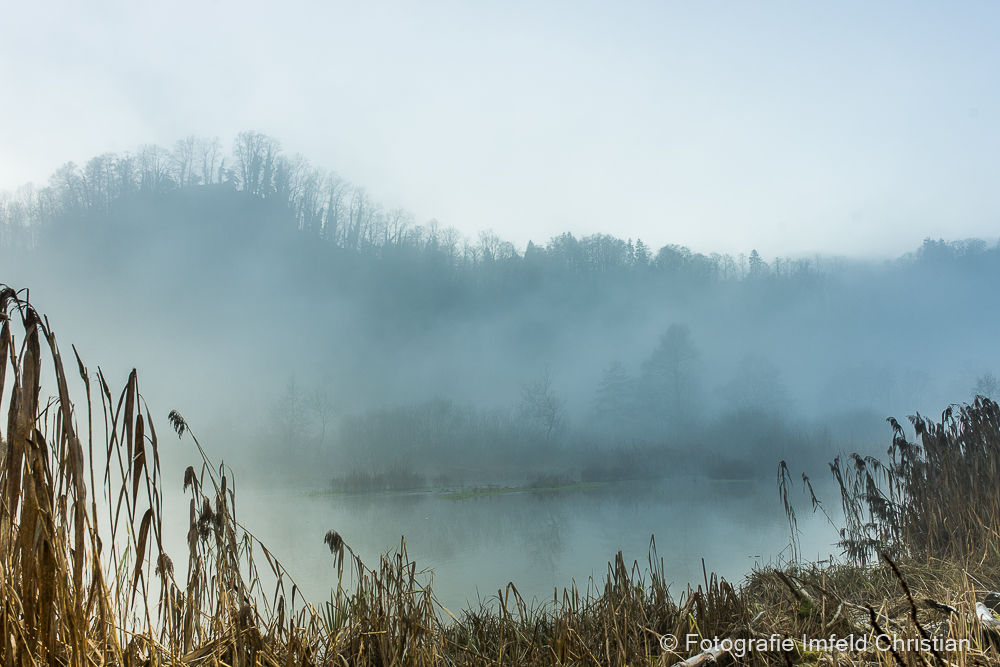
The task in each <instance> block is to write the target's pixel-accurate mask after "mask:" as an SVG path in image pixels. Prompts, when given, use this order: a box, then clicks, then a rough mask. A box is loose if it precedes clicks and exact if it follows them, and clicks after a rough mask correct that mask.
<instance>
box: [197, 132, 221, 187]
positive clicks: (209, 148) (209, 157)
mask: <svg viewBox="0 0 1000 667" xmlns="http://www.w3.org/2000/svg"><path fill="white" fill-rule="evenodd" d="M198 155H199V156H200V157H201V182H202V183H204V184H205V185H211V184H212V183H213V182H215V163H216V162H218V161H219V160H220V159H221V158H222V142H221V141H219V138H218V137H213V138H212V139H202V140H200V141H199V142H198Z"/></svg>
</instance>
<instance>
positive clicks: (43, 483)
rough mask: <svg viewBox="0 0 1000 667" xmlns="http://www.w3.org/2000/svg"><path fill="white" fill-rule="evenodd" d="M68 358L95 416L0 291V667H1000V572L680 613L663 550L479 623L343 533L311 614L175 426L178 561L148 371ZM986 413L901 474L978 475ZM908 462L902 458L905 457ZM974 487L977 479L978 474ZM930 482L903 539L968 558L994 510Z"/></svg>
mask: <svg viewBox="0 0 1000 667" xmlns="http://www.w3.org/2000/svg"><path fill="white" fill-rule="evenodd" d="M74 357H75V361H76V371H77V372H78V374H79V378H80V381H81V383H82V388H83V389H82V391H83V393H84V395H85V400H86V410H85V411H82V410H81V411H79V412H78V411H77V410H76V409H75V408H74V405H73V403H72V402H71V400H70V395H69V378H68V376H67V374H66V372H65V368H64V364H63V360H62V356H61V354H60V351H59V347H58V345H57V344H56V338H55V336H54V334H53V333H52V331H51V329H50V328H49V325H48V322H47V321H46V320H45V319H44V318H42V317H41V316H39V314H38V313H37V312H36V311H35V310H34V309H33V308H32V307H31V305H30V304H29V303H27V302H26V301H25V300H24V299H23V298H22V297H21V295H20V294H18V293H16V292H14V291H13V290H11V289H9V288H7V287H5V286H2V285H0V397H8V398H7V403H6V405H7V412H8V415H7V417H8V418H7V420H6V425H5V426H4V425H3V423H0V454H2V457H0V460H2V467H0V661H2V664H3V667H29V666H34V665H48V666H53V667H54V666H56V665H66V666H74V667H85V666H86V667H89V666H91V665H93V666H98V665H102V666H103V665H111V666H122V667H125V666H129V667H132V666H136V665H143V666H150V667H151V666H153V665H212V666H213V667H215V666H219V665H223V666H227V667H244V666H246V667H249V666H256V665H268V666H274V667H279V666H281V667H290V666H291V665H296V666H311V665H322V666H330V667H333V666H337V667H342V666H344V667H350V666H358V667H369V666H371V667H375V666H390V665H427V666H435V667H436V666H445V665H470V666H473V665H475V666H480V665H481V666H486V665H502V664H509V665H532V666H534V665H637V664H644V665H654V664H655V665H670V664H674V663H677V662H679V661H681V660H686V659H692V657H693V659H694V661H695V662H698V664H708V663H707V662H706V661H705V660H704V659H703V658H704V656H702V657H698V656H697V653H698V650H699V649H693V650H692V649H689V648H687V647H686V646H685V643H684V638H686V637H687V636H688V635H691V636H694V637H696V638H698V639H701V638H706V639H711V638H714V637H719V638H734V639H751V638H754V637H761V636H767V635H769V634H778V635H779V636H781V637H783V638H792V637H801V636H802V634H807V635H809V636H823V635H824V634H828V633H830V632H832V631H837V632H840V633H844V632H848V631H857V630H858V628H861V631H862V632H864V631H865V628H866V627H873V626H874V625H876V624H879V625H880V626H881V625H884V626H886V627H894V628H898V629H899V630H900V631H901V632H909V633H911V634H914V635H915V636H916V635H921V636H922V635H924V634H927V636H931V634H932V633H935V632H948V633H950V636H955V637H968V638H969V639H970V640H971V641H972V645H971V646H972V648H971V649H970V650H969V651H966V652H965V653H962V654H953V653H945V654H939V655H934V654H933V653H926V654H924V653H922V652H916V653H913V654H908V655H903V656H902V658H901V659H902V660H906V661H908V662H907V663H905V664H943V663H945V662H948V663H950V664H958V665H966V664H972V663H973V662H974V661H976V662H977V663H978V664H998V663H1000V661H998V659H997V654H996V652H995V650H994V649H993V648H991V639H990V638H989V637H988V636H986V635H985V634H984V633H983V631H982V630H981V628H979V626H978V625H976V624H974V623H972V622H970V621H969V620H968V619H969V618H970V617H971V616H970V614H971V610H973V609H974V607H975V604H976V602H977V601H978V599H979V597H978V596H977V591H976V588H975V585H974V583H973V580H972V578H973V577H975V576H981V577H984V578H985V577H989V576H1000V567H998V568H997V569H996V570H995V571H993V572H992V574H990V573H988V572H984V571H983V570H982V568H980V569H978V570H976V571H975V574H974V573H973V572H972V570H970V569H963V568H964V566H963V565H961V564H956V563H955V562H947V563H944V564H939V565H938V566H931V565H929V564H927V563H924V564H923V565H921V564H916V563H914V562H912V561H904V562H901V563H899V565H898V567H897V565H896V564H894V563H893V564H891V568H890V566H889V565H881V566H878V567H860V566H858V565H838V566H833V567H826V568H821V567H819V566H816V565H813V566H803V565H793V566H789V567H786V568H784V569H783V570H781V571H774V570H761V571H758V572H755V573H753V575H752V576H751V577H750V578H749V579H748V580H747V581H746V582H745V583H744V584H743V585H742V586H740V587H734V586H733V585H731V584H730V583H728V582H726V581H723V580H721V579H719V578H718V577H716V576H715V575H712V574H709V573H708V571H707V569H706V570H705V571H704V572H705V573H704V581H703V584H702V585H699V586H696V587H694V588H690V587H689V588H687V589H686V590H684V591H682V592H681V593H680V595H679V596H677V597H676V598H675V597H674V596H673V595H671V591H670V589H669V582H667V580H666V579H665V576H664V567H663V561H662V560H661V559H659V558H658V557H657V555H656V545H655V542H652V541H651V543H650V551H649V558H648V562H647V563H645V564H643V565H642V566H640V565H639V564H638V563H632V564H629V563H627V562H625V560H624V559H623V558H622V556H621V554H620V553H619V555H618V556H617V557H616V558H615V560H614V561H613V562H612V563H609V565H608V571H607V573H606V575H605V576H604V577H603V578H602V579H601V580H598V581H595V580H591V581H589V582H588V584H587V586H586V589H585V590H580V589H578V588H577V587H576V585H575V584H574V585H573V586H571V587H570V588H569V589H566V590H564V591H562V593H561V594H560V593H559V591H558V590H556V591H553V598H552V600H551V601H546V602H544V603H539V602H531V603H529V602H527V601H525V600H524V599H523V598H522V596H521V595H520V594H519V592H518V590H517V588H516V587H515V586H514V584H510V585H508V586H507V587H505V588H504V589H503V590H500V591H498V592H497V595H496V597H495V598H492V599H489V600H487V601H486V603H484V604H482V605H481V606H480V607H479V608H478V609H466V610H460V611H458V612H457V613H453V612H452V611H450V610H447V609H444V608H443V607H441V606H440V604H439V603H438V602H437V600H436V599H435V598H434V595H433V592H432V588H431V586H430V584H429V583H428V582H429V575H428V573H426V572H421V571H419V570H418V569H417V565H416V564H415V563H414V562H413V561H412V560H411V559H410V558H409V557H408V555H407V552H406V543H405V541H403V542H401V543H400V547H399V549H398V550H396V551H395V552H393V553H389V554H385V555H382V556H381V557H380V559H379V562H378V564H377V565H375V566H374V567H369V566H368V565H366V564H365V563H364V562H362V560H361V559H360V558H358V557H357V556H356V555H355V554H354V552H353V551H352V550H351V548H350V546H349V545H347V544H346V543H345V542H344V540H343V539H342V538H341V536H340V535H339V534H337V533H336V532H335V531H330V532H329V533H327V535H326V538H325V541H326V543H327V545H328V546H329V548H330V551H331V555H332V560H333V565H334V567H333V568H331V581H332V583H333V586H332V593H331V598H330V600H329V601H328V602H324V603H323V605H322V606H321V607H319V608H317V607H314V606H313V605H312V604H310V603H309V602H308V601H304V600H302V597H301V595H300V594H299V592H298V587H297V586H296V585H295V582H294V580H293V579H292V578H291V577H290V575H289V573H288V572H287V571H286V570H285V568H284V567H283V566H282V565H281V564H280V563H279V562H278V561H277V559H275V558H274V556H273V554H272V553H271V552H270V551H269V550H268V549H267V547H266V546H265V545H263V544H262V543H260V541H259V540H257V538H256V537H254V535H253V534H252V533H251V532H250V531H248V530H247V529H246V528H245V527H244V526H243V525H242V524H241V523H240V522H239V521H238V520H237V509H236V507H237V505H236V500H237V494H236V491H235V488H234V483H233V479H232V473H231V471H230V470H229V469H228V468H227V467H226V466H225V465H224V464H221V465H218V466H217V465H214V464H213V463H212V461H211V460H210V458H209V456H208V455H207V453H206V452H205V450H204V449H203V448H202V445H201V443H200V442H199V441H198V440H197V438H195V437H194V434H193V433H192V432H191V429H190V426H189V425H188V423H187V422H186V421H185V420H184V418H183V417H182V416H181V415H180V414H178V413H176V412H172V413H171V414H170V416H169V422H170V425H171V427H172V428H173V430H174V431H175V432H176V434H177V435H178V436H179V437H190V438H192V439H193V441H194V443H195V445H196V447H197V450H198V452H199V456H200V461H199V462H198V464H197V465H194V466H191V467H189V468H188V469H187V470H186V471H185V474H184V480H183V484H184V490H185V492H186V493H188V494H189V501H188V505H189V508H188V511H189V523H188V534H187V554H186V561H187V565H186V567H183V566H182V565H181V564H182V563H183V560H185V559H183V558H181V559H178V565H175V561H174V560H173V559H172V558H171V557H170V556H168V555H167V554H166V553H165V552H164V546H163V544H164V542H163V520H162V519H163V511H164V510H163V507H162V502H161V499H162V496H161V491H162V488H163V485H164V480H163V478H162V476H161V472H160V465H159V445H160V441H159V440H158V437H157V432H156V429H155V427H154V424H153V420H152V419H151V414H150V409H149V406H147V405H146V403H145V401H144V400H143V398H142V395H141V393H140V391H139V381H138V375H137V373H136V372H135V371H133V372H132V373H131V374H130V375H129V378H128V380H127V382H126V385H125V387H124V388H123V389H122V390H121V391H120V392H117V393H113V392H112V391H111V389H110V387H109V385H108V382H107V379H106V378H105V376H104V374H103V373H101V372H100V370H98V371H97V372H96V373H94V374H91V373H90V372H89V371H88V370H87V368H86V367H85V366H84V364H83V362H82V361H81V359H80V357H79V355H76V354H75V350H74ZM43 376H44V377H48V376H51V377H54V378H55V390H56V394H55V396H54V397H53V398H52V399H50V400H47V401H45V402H42V401H41V399H40V396H41V379H42V377H43ZM8 385H9V386H8ZM7 388H9V393H5V392H6V391H7ZM975 409H976V410H980V413H975V414H970V415H968V418H967V419H966V415H965V413H962V415H961V416H960V417H959V418H958V419H959V420H960V421H959V422H958V424H959V428H958V429H957V430H956V429H945V430H943V431H942V430H939V429H931V428H926V429H925V430H924V431H921V432H920V433H921V435H922V436H923V437H924V438H925V439H924V441H923V445H922V447H923V450H924V451H925V452H928V451H929V452H930V453H929V454H925V455H924V456H925V457H928V458H922V459H919V461H918V460H917V459H915V458H912V457H910V458H906V459H905V460H906V461H907V462H908V463H907V465H909V466H910V467H911V468H913V469H915V470H917V469H918V467H917V464H918V463H919V462H920V461H930V460H934V461H937V460H938V459H936V458H930V457H936V456H939V450H938V449H929V447H930V448H932V447H938V445H939V444H941V443H939V439H941V438H943V439H944V441H946V442H948V443H952V444H950V445H949V447H953V443H954V442H960V443H963V444H962V451H965V450H966V449H968V450H969V453H968V454H963V456H967V457H970V458H969V459H968V462H969V463H970V465H971V464H972V463H973V462H979V463H982V464H986V463H987V462H988V458H989V456H991V455H990V453H989V450H988V449H987V448H986V444H985V443H986V442H987V441H988V442H991V443H992V442H993V440H990V438H992V437H993V436H992V435H989V434H990V433H993V431H989V428H993V427H992V426H990V424H993V423H995V414H996V412H995V406H994V407H993V408H990V407H989V406H986V407H985V408H984V407H983V405H982V404H980V405H979V406H978V407H976V408H975ZM984 410H985V412H984ZM990 410H992V412H991V411H990ZM78 420H79V421H83V422H84V424H83V426H82V427H81V426H80V424H79V423H78ZM962 420H964V421H962ZM990 420H994V421H992V422H991V421H990ZM925 434H926V435H925ZM949 439H950V440H949ZM965 443H968V444H967V445H966V444H965ZM902 445H903V442H899V443H895V446H896V449H897V450H902V449H904V448H903V446H902ZM906 445H907V446H909V443H906ZM941 447H942V448H944V446H943V445H941ZM974 447H980V449H981V451H973V450H974ZM944 449H947V448H944ZM940 455H941V456H943V454H940ZM907 456H909V450H908V451H907ZM977 457H978V458H977ZM962 460H963V461H964V460H965V459H962ZM866 470H867V468H866ZM903 470H909V468H904V469H903ZM964 470H965V473H966V474H967V475H969V474H972V471H973V470H974V468H965V469H964ZM919 471H920V472H919V474H918V475H916V476H915V477H914V479H915V480H920V479H924V480H928V481H926V486H925V487H921V486H919V484H918V482H916V481H911V482H908V483H909V484H910V486H903V487H900V491H901V493H903V494H904V495H902V496H899V497H900V498H915V499H916V500H914V501H912V502H914V503H915V504H914V506H913V507H914V508H915V509H914V510H913V515H912V517H913V518H908V519H907V522H906V523H905V524H904V525H905V528H904V529H903V531H902V532H901V533H900V537H899V540H900V541H901V542H902V543H903V544H907V545H917V546H919V545H927V546H926V549H928V550H931V549H937V548H938V545H940V544H941V543H942V541H943V540H946V539H950V538H954V537H959V536H961V537H965V538H966V542H965V543H964V546H963V549H964V551H963V553H966V554H968V553H970V549H971V547H972V546H974V545H979V544H980V542H974V541H971V537H969V534H970V532H971V531H972V530H973V528H974V527H975V526H981V525H983V523H984V522H988V521H992V520H993V518H994V517H995V515H994V514H992V513H991V512H992V511H993V506H992V505H989V504H988V503H989V502H990V501H989V499H987V498H985V497H984V498H980V499H977V500H975V501H974V502H975V503H981V504H975V505H969V507H974V508H975V511H976V513H975V515H974V517H975V520H974V521H971V520H970V521H969V522H967V523H965V524H963V526H965V527H964V528H953V527H952V526H951V525H950V523H949V522H950V521H951V520H953V519H951V518H950V517H952V514H951V509H950V508H948V509H942V508H938V509H937V510H934V507H933V505H934V502H936V501H934V496H933V495H932V491H933V488H935V487H934V486H933V485H934V484H941V483H945V482H947V483H956V482H957V481H958V480H959V479H960V478H961V476H960V474H959V472H958V469H956V470H954V471H952V472H951V473H949V476H947V477H945V478H941V477H933V475H936V473H934V472H932V471H929V470H925V469H922V468H920V469H919ZM880 474H881V473H880ZM894 474H899V473H895V472H894ZM990 474H992V473H990ZM894 479H895V478H894ZM867 483H868V482H867V479H865V480H864V482H863V484H865V485H866V484H867ZM966 483H968V482H966ZM861 488H865V489H867V486H862V487H861ZM920 493H925V494H926V495H924V496H921V495H919V494H920ZM894 497H895V496H894ZM947 497H948V498H952V497H953V496H950V495H949V496H947ZM938 498H940V496H938ZM894 502H901V501H894ZM970 502H972V501H970ZM900 507H905V504H903V505H900ZM935 511H938V512H943V515H941V516H938V515H936V514H934V512H935ZM928 512H929V514H928ZM918 519H919V520H920V521H922V522H923V523H921V522H920V521H918ZM991 525H993V526H995V525H996V524H995V523H993V524H991ZM949 531H951V532H949ZM956 531H957V532H956ZM963 531H964V532H963ZM987 532H989V531H987ZM989 534H990V535H992V533H989ZM918 538H919V539H918ZM679 539H683V536H679ZM986 539H987V541H989V539H992V538H986ZM949 553H950V552H949ZM258 566H260V567H258ZM182 569H183V570H184V573H183V574H182V573H181V572H180V571H181V570H182ZM345 570H347V571H349V572H350V573H351V575H352V577H351V578H352V579H353V581H354V584H353V585H352V586H351V587H350V588H345V586H344V585H343V581H344V574H345ZM994 580H997V579H994ZM787 582H798V583H793V589H795V588H802V589H803V590H806V589H808V590H809V591H811V595H812V596H813V597H812V598H810V599H813V600H814V602H813V604H811V605H806V604H804V603H803V602H802V601H801V600H798V599H797V598H796V597H795V596H794V595H792V594H791V593H790V592H789V587H788V584H787ZM906 582H908V586H907V585H904V584H905V583H906ZM923 596H928V597H931V596H933V597H934V598H935V599H937V600H940V601H941V602H943V603H945V604H950V605H953V606H954V607H955V608H956V612H955V613H954V614H953V617H952V618H951V619H950V620H947V621H946V622H943V621H942V620H941V618H935V617H934V616H933V614H935V613H938V614H939V613H941V612H935V611H928V610H927V609H925V608H922V607H921V608H919V609H918V604H917V603H916V602H915V600H921V599H922V597H923ZM845 605H849V606H845ZM845 609H846V610H847V611H845ZM862 609H864V610H868V611H870V614H869V617H870V619H871V621H870V623H871V626H864V623H868V622H869V621H865V620H864V619H863V618H861V614H860V611H859V610H862ZM868 611H866V613H868ZM942 628H943V629H942ZM671 635H672V636H674V637H677V638H680V644H679V645H678V646H675V647H673V648H668V649H665V648H664V644H663V643H662V641H663V640H665V639H667V638H668V636H671ZM800 644H801V643H800ZM719 658H720V659H730V660H733V661H735V662H737V663H739V664H742V665H766V664H775V663H778V664H792V663H806V662H809V663H819V662H823V663H824V664H841V665H860V664H885V663H886V662H887V660H888V659H889V658H887V656H886V655H883V654H879V653H877V652H872V651H869V652H861V653H853V654H838V653H836V652H833V653H829V652H828V653H823V654H817V653H816V652H810V651H809V650H808V649H807V648H805V647H802V646H801V645H799V646H798V647H797V648H795V650H794V651H791V652H788V651H775V650H762V651H755V652H750V653H748V654H746V655H743V656H735V655H732V654H723V655H721V656H719ZM699 661H700V662H699ZM688 664H695V663H692V662H689V663H688Z"/></svg>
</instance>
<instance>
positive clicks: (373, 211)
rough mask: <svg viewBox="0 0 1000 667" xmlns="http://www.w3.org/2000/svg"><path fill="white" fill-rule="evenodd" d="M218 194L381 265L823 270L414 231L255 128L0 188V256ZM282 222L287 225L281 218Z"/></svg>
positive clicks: (635, 244) (592, 270)
mask: <svg viewBox="0 0 1000 667" xmlns="http://www.w3.org/2000/svg"><path fill="white" fill-rule="evenodd" d="M194 187H204V188H216V189H224V190H233V191H238V192H243V193H245V194H246V195H248V196H253V197H257V198H259V199H266V200H272V201H276V202H278V203H280V204H281V205H282V206H283V207H285V208H286V209H287V211H288V212H289V213H290V216H289V220H290V221H291V224H292V225H294V226H295V227H296V228H297V230H298V231H299V232H300V233H301V234H303V235H306V236H308V237H311V238H314V239H318V240H321V241H323V242H325V243H326V244H329V245H330V246H331V247H333V248H337V249H340V250H344V251H348V252H351V253H356V254H360V255H369V256H375V257H381V256H387V255H396V254H399V253H400V252H413V253H417V254H421V255H425V256H428V257H433V258H434V259H436V260H440V261H443V263H444V264H445V265H447V266H449V267H451V268H455V269H457V268H462V267H466V268H467V267H470V266H473V267H476V266H479V267H491V268H493V269H497V268H498V267H504V268H506V269H508V270H518V269H520V270H522V271H527V272H531V271H538V270H540V269H552V270H558V271H561V272H569V273H574V274H604V273H611V272H626V271H627V272H643V273H650V274H656V275H662V276H668V277H673V278H681V277H682V278H685V279H688V280H692V281H699V282H715V281H742V280H757V279H763V278H779V279H780V278H794V279H803V278H808V277H809V276H811V275H814V274H816V273H817V271H818V269H819V266H818V262H817V261H816V260H810V259H804V258H800V259H789V258H780V257H779V258H775V259H774V260H773V261H772V262H767V261H765V260H764V258H763V257H761V255H760V254H759V253H758V252H757V251H756V250H753V251H751V252H750V253H749V255H744V254H742V253H740V254H737V255H735V256H734V255H729V254H719V253H711V254H708V255H705V254H701V253H697V252H693V251H691V250H690V249H688V248H686V247H683V246H679V245H673V244H670V245H666V246H663V247H662V248H660V249H659V250H655V249H654V248H651V247H649V246H647V245H646V244H644V243H643V241H642V240H641V239H636V240H635V241H633V240H632V239H627V240H623V239H620V238H616V237H614V236H611V235H607V234H593V235H590V236H584V237H581V238H577V237H575V236H574V235H573V234H571V233H568V232H567V233H564V234H562V235H559V236H556V237H554V238H552V239H550V240H549V241H548V242H547V243H545V244H544V245H539V244H535V243H533V242H530V241H529V242H528V245H527V247H526V248H525V249H524V250H523V251H521V250H519V249H518V248H517V247H515V246H514V244H512V243H510V242H509V241H505V240H503V239H502V238H500V237H499V236H498V235H497V234H495V233H494V232H493V231H492V230H487V231H483V232H480V233H479V234H478V238H475V239H471V238H468V237H466V236H465V235H463V234H462V233H461V232H459V231H458V230H457V229H455V228H454V227H442V226H441V225H440V224H439V223H438V222H437V221H436V220H431V221H429V222H427V223H425V224H422V225H421V224H415V221H414V218H413V216H412V215H411V214H410V213H409V212H407V211H406V210H404V209H402V208H388V207H385V206H383V205H382V204H380V203H379V202H377V201H376V200H375V199H374V198H373V196H372V195H371V194H370V193H369V192H368V190H367V189H366V188H364V187H363V186H356V185H353V184H352V183H350V181H348V180H347V179H346V178H344V177H342V176H341V175H339V174H337V173H336V172H334V171H330V170H327V169H324V168H322V167H316V166H313V165H312V164H310V162H309V160H308V159H306V158H305V157H303V156H302V155H300V154H295V155H291V156H289V155H285V154H283V153H282V151H281V142H280V141H278V140H277V139H275V138H273V137H269V136H267V135H264V134H262V133H259V132H253V131H247V132H241V133H240V134H238V135H237V137H236V139H235V140H234V142H233V146H232V149H231V150H230V151H228V152H227V151H226V150H225V149H224V148H223V144H222V142H221V141H220V140H219V139H218V137H215V138H212V139H198V138H195V137H193V136H191V137H188V138H186V139H182V140H180V141H178V142H176V144H175V145H174V148H173V150H168V149H166V148H163V147H161V146H158V145H155V144H144V145H142V146H139V148H138V149H137V150H135V151H132V152H125V153H121V154H117V153H104V154H101V155H98V156H96V157H93V158H91V159H90V160H88V161H87V162H86V164H84V165H83V166H82V167H81V166H78V165H76V164H75V163H73V162H68V163H66V164H64V165H63V166H61V167H59V168H58V169H57V170H56V171H55V172H54V173H53V174H52V176H51V177H50V178H49V182H48V185H47V186H45V187H41V188H39V187H36V186H34V185H32V184H27V185H24V186H22V187H20V188H18V189H17V190H15V191H14V192H0V248H7V249H15V250H29V249H32V248H34V247H36V245H37V244H38V243H39V239H40V234H41V233H42V231H43V230H44V229H45V227H46V226H47V225H49V224H51V223H52V222H54V221H56V220H59V219H64V218H67V217H77V218H78V217H88V216H89V217H95V216H97V217H99V216H100V215H101V214H107V213H109V212H110V211H112V210H113V208H114V207H115V205H116V203H117V202H120V201H122V200H125V199H129V198H133V197H150V196H157V195H164V194H167V193H170V192H173V191H177V190H182V189H184V188H194ZM276 224H286V223H285V221H281V222H280V223H278V222H277V221H276Z"/></svg>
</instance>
